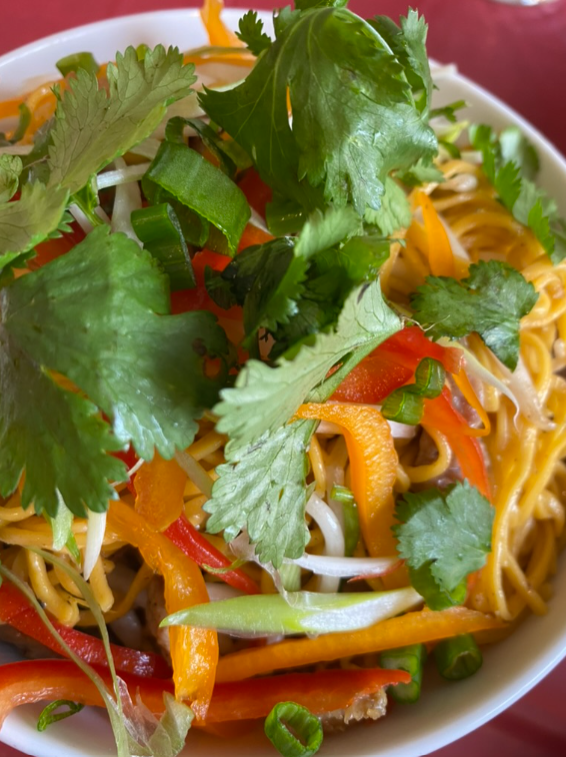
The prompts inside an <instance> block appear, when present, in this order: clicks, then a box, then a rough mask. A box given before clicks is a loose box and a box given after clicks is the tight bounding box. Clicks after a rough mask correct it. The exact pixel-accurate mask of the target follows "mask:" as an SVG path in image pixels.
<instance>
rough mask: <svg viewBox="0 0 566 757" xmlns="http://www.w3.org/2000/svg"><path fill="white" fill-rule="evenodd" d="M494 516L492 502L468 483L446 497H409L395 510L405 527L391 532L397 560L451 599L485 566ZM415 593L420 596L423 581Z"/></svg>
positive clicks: (430, 493) (429, 492)
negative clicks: (427, 573) (426, 573)
mask: <svg viewBox="0 0 566 757" xmlns="http://www.w3.org/2000/svg"><path fill="white" fill-rule="evenodd" d="M494 513H495V511H494V509H493V507H492V506H491V505H490V504H489V502H488V500H487V499H486V498H485V497H484V496H482V495H481V494H480V493H479V491H478V490H477V489H475V488H474V487H472V486H470V484H469V483H468V482H467V481H464V483H462V484H460V483H457V484H454V485H453V486H451V487H449V488H448V489H447V490H446V491H445V492H441V491H439V490H438V489H426V490H425V491H423V492H418V493H410V492H407V493H405V494H404V495H403V499H401V500H400V501H399V502H398V503H397V508H396V517H397V519H398V520H399V521H401V524H400V525H397V526H393V531H394V533H395V535H396V537H397V539H398V540H399V545H398V551H399V554H400V555H401V557H402V558H403V559H405V560H406V561H407V564H408V566H409V568H410V569H411V570H412V571H423V570H425V569H426V570H430V575H431V576H432V578H433V579H434V581H435V582H436V585H437V590H438V589H440V590H442V591H443V592H446V593H452V592H454V591H455V590H457V589H458V588H459V587H460V585H461V583H462V581H464V580H465V579H466V577H467V576H468V575H469V574H470V573H473V572H474V571H476V570H479V569H480V568H482V567H483V566H484V565H485V561H486V557H487V555H488V553H489V552H490V551H491V528H492V524H493V518H494ZM420 576H421V578H422V577H423V574H422V573H420ZM415 588H416V589H417V591H419V592H422V588H423V581H420V582H418V583H417V585H416V586H415ZM426 594H427V592H424V594H423V595H425V600H427V596H426ZM427 601H428V600H427Z"/></svg>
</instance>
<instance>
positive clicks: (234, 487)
mask: <svg viewBox="0 0 566 757" xmlns="http://www.w3.org/2000/svg"><path fill="white" fill-rule="evenodd" d="M315 427H316V423H314V422H313V421H297V422H295V423H291V424H290V425H288V426H282V427H281V428H278V429H277V430H276V431H274V432H273V433H267V434H265V435H264V436H263V437H262V438H261V439H259V440H258V441H257V443H256V444H253V445H250V446H244V447H241V448H239V449H237V450H235V451H233V452H232V453H230V452H229V451H228V453H227V459H228V461H229V462H228V463H227V464H225V465H220V466H219V467H218V468H217V469H216V472H217V473H218V476H219V478H218V479H217V480H216V481H215V482H214V486H213V488H212V497H211V498H210V499H209V500H208V501H207V502H206V504H205V505H204V509H205V510H206V512H208V513H210V518H209V519H208V521H207V524H206V528H207V531H208V532H209V533H218V532H219V531H222V530H224V538H225V539H226V540H227V541H229V540H231V539H233V538H235V537H236V536H237V534H238V533H239V532H240V531H241V530H242V529H244V528H247V531H248V535H249V537H250V541H251V542H252V543H255V544H256V553H257V554H258V556H259V558H260V560H262V561H263V562H266V563H267V562H272V563H273V566H274V567H275V568H278V567H280V565H281V564H282V562H283V558H284V557H289V558H296V557H300V555H302V554H303V552H304V549H305V545H306V544H307V541H308V538H309V536H308V529H307V527H306V523H305V507H306V503H307V488H306V486H305V476H306V471H307V457H306V452H307V449H308V443H309V440H310V437H311V436H312V433H313V431H314V428H315Z"/></svg>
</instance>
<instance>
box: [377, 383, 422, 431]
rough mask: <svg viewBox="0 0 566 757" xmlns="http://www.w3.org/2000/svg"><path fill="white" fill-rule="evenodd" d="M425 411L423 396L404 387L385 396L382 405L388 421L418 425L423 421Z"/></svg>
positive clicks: (382, 410) (382, 411)
mask: <svg viewBox="0 0 566 757" xmlns="http://www.w3.org/2000/svg"><path fill="white" fill-rule="evenodd" d="M423 412H424V404H423V398H422V397H419V395H417V394H413V393H412V392H409V391H407V389H406V387H404V388H403V389H395V391H393V392H391V394H390V395H389V396H388V397H386V398H385V400H384V401H383V404H382V406H381V414H382V415H383V417H384V418H386V419H387V420H388V421H396V422H397V423H406V424H407V425H410V426H416V425H417V424H418V423H420V422H421V419H422V417H423Z"/></svg>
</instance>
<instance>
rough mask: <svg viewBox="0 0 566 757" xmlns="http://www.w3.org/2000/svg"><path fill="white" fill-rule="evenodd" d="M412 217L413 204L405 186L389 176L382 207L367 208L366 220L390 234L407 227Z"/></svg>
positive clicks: (384, 232) (382, 231)
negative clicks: (409, 199) (375, 208)
mask: <svg viewBox="0 0 566 757" xmlns="http://www.w3.org/2000/svg"><path fill="white" fill-rule="evenodd" d="M403 181H404V176H403ZM412 217H413V214H412V213H411V206H410V205H409V201H408V199H407V196H406V195H405V192H404V191H403V188H402V187H400V186H399V185H398V184H397V182H395V181H394V180H393V179H392V178H391V177H390V176H388V177H387V178H386V179H385V194H384V195H383V199H382V201H381V207H380V208H379V210H373V209H372V208H367V210H366V212H365V215H364V220H365V222H366V223H369V224H371V225H373V226H377V227H378V228H379V230H380V231H381V233H382V234H383V235H384V236H389V235H390V234H393V233H394V232H395V231H398V230H399V229H406V228H407V227H408V226H409V225H410V223H411V220H412Z"/></svg>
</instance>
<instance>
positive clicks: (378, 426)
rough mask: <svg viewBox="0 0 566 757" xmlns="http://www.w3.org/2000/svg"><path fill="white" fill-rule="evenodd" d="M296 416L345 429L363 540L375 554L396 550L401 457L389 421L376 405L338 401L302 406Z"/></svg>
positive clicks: (369, 550) (373, 554)
mask: <svg viewBox="0 0 566 757" xmlns="http://www.w3.org/2000/svg"><path fill="white" fill-rule="evenodd" d="M297 416H298V417H299V418H313V419H316V420H322V421H330V422H331V423H336V424H337V425H338V426H340V427H341V428H342V429H344V439H345V441H346V446H347V448H348V455H349V457H350V469H351V473H352V476H351V478H352V491H353V494H354V498H355V500H356V503H357V505H358V513H359V517H360V528H361V532H362V536H363V540H364V543H365V545H366V547H367V550H368V552H369V554H370V555H372V556H378V555H384V554H391V553H394V552H395V547H394V544H395V542H394V539H393V535H392V533H391V526H392V525H393V523H394V519H393V484H394V483H395V480H396V478H397V464H398V457H397V452H396V450H395V446H394V444H393V438H392V436H391V430H390V428H389V424H388V423H387V421H386V420H385V419H384V418H383V416H382V415H381V413H380V412H379V410H376V409H375V408H371V407H366V406H363V405H348V404H338V403H336V404H334V403H327V404H324V405H316V404H308V405H301V407H300V408H299V409H298V410H297Z"/></svg>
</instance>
